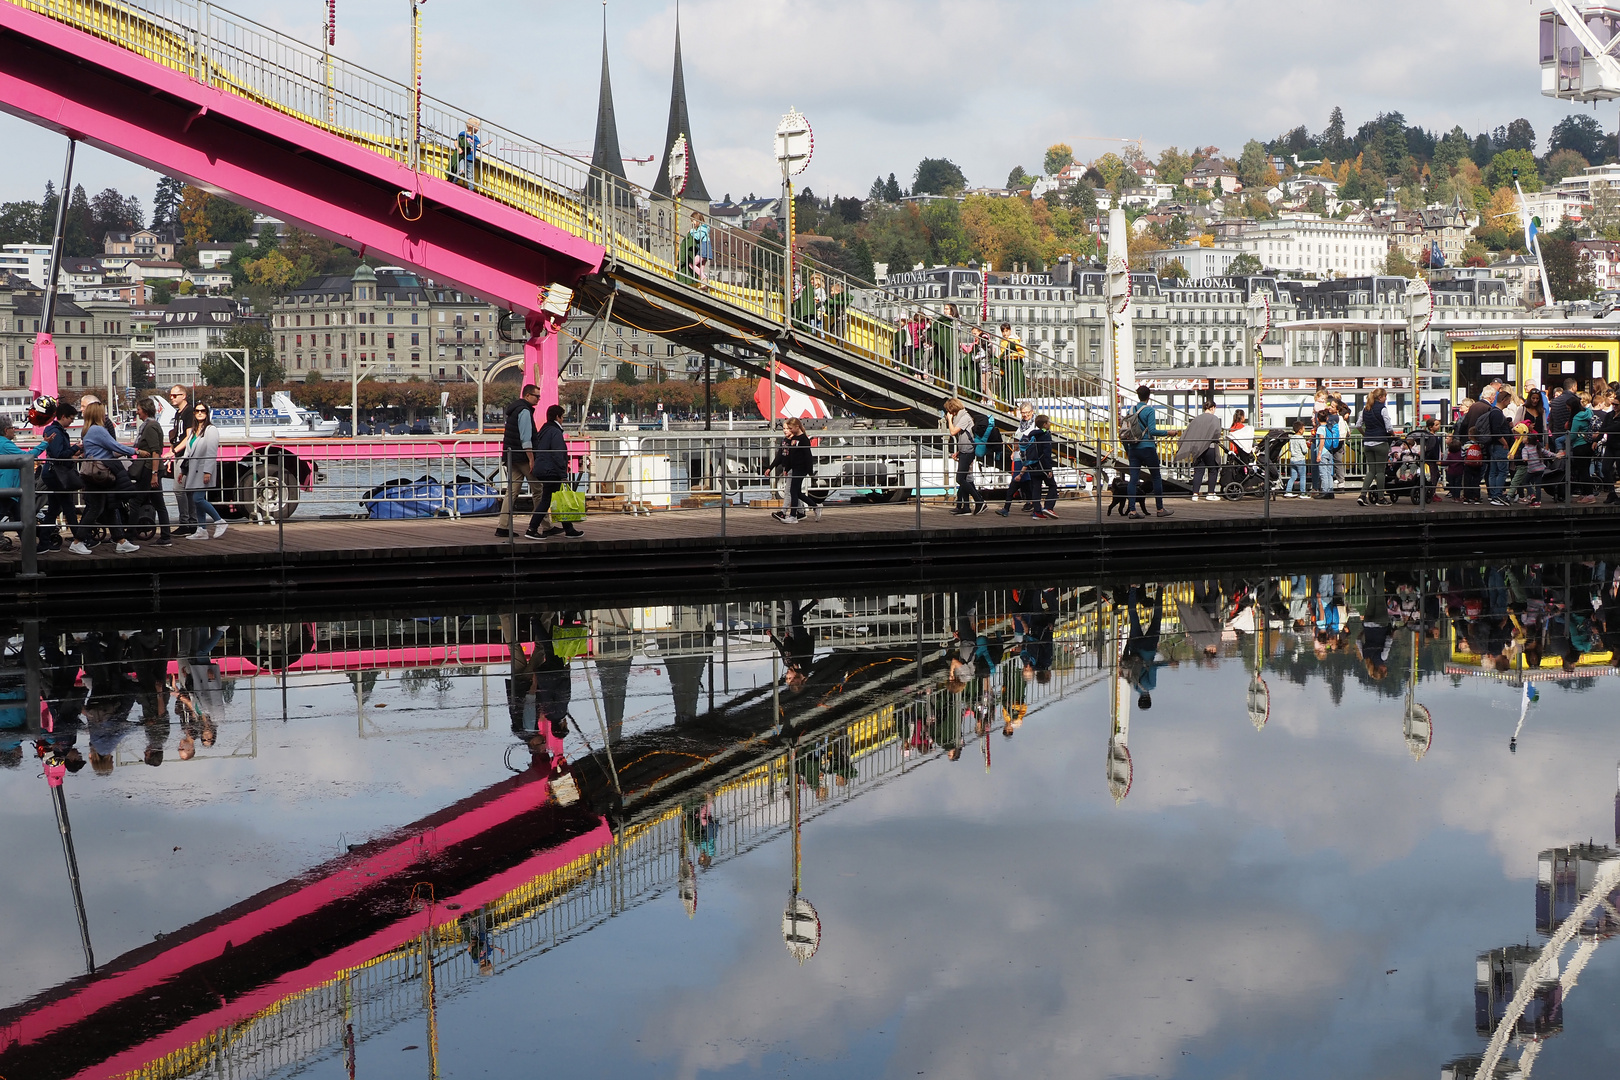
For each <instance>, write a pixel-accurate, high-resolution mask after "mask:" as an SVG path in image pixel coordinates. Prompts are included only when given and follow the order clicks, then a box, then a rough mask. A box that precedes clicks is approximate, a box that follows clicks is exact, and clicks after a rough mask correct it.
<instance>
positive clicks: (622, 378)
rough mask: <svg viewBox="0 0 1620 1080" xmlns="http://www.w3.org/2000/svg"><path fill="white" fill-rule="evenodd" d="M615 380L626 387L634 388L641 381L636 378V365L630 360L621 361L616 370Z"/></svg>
mask: <svg viewBox="0 0 1620 1080" xmlns="http://www.w3.org/2000/svg"><path fill="white" fill-rule="evenodd" d="M613 378H614V379H615V380H617V381H618V382H622V383H624V385H626V386H634V385H636V384H637V383H638V382H640V381H641V380H640V379H639V378H638V377H637V376H636V365H634V364H632V363H630V362H629V361H628V360H620V361H619V363H618V364H617V365H616V366H615V368H614V374H613Z"/></svg>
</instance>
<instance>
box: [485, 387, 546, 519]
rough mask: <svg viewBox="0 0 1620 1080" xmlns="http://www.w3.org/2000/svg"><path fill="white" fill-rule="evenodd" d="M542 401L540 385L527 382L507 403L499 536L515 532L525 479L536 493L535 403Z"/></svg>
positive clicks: (503, 435) (502, 440)
mask: <svg viewBox="0 0 1620 1080" xmlns="http://www.w3.org/2000/svg"><path fill="white" fill-rule="evenodd" d="M539 401H540V388H539V387H538V386H536V385H534V384H533V383H526V384H525V385H524V387H523V392H522V393H521V394H519V395H518V399H517V400H516V401H514V402H512V404H510V405H508V406H507V407H506V430H505V433H504V434H502V436H501V454H502V456H503V457H505V458H506V494H505V495H504V496H503V497H502V498H501V519H500V524H499V525H497V526H496V527H495V535H496V536H511V535H512V506H513V504H515V503H516V502H517V498H518V492H520V491H521V490H522V489H523V485H524V483H525V482H527V483H528V485H529V495H530V497H531V498H532V497H533V496H534V481H533V480H532V479H531V478H530V474H531V473H532V472H533V471H534V453H533V452H532V451H533V446H534V435H535V425H534V407H535V405H537V404H539Z"/></svg>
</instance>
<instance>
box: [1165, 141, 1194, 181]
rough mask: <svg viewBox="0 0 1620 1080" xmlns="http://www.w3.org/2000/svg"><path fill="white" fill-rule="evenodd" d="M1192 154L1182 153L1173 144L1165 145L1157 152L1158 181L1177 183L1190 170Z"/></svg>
mask: <svg viewBox="0 0 1620 1080" xmlns="http://www.w3.org/2000/svg"><path fill="white" fill-rule="evenodd" d="M1192 168H1193V160H1192V155H1190V154H1183V153H1182V152H1181V151H1180V150H1178V149H1177V148H1176V147H1174V146H1167V147H1165V148H1164V150H1163V151H1162V152H1161V153H1160V154H1159V182H1160V183H1161V184H1179V183H1181V181H1182V180H1183V179H1185V178H1186V176H1187V174H1188V173H1189V172H1191V171H1192Z"/></svg>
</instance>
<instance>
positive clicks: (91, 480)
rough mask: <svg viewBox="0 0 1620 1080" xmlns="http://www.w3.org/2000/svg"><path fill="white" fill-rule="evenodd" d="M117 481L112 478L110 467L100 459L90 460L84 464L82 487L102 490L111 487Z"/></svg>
mask: <svg viewBox="0 0 1620 1080" xmlns="http://www.w3.org/2000/svg"><path fill="white" fill-rule="evenodd" d="M117 482H118V481H117V479H116V478H115V477H114V476H113V471H112V466H111V465H108V464H107V463H106V462H105V461H102V460H101V459H100V458H90V459H89V460H87V461H86V462H85V463H84V486H85V487H88V488H95V489H97V490H104V489H106V488H110V487H112V486H113V485H114V484H116V483H117Z"/></svg>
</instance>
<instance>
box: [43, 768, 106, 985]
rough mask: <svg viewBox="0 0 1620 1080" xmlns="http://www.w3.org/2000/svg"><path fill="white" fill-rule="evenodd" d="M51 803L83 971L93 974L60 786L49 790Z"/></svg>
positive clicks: (93, 962) (70, 831)
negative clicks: (76, 918) (70, 890)
mask: <svg viewBox="0 0 1620 1080" xmlns="http://www.w3.org/2000/svg"><path fill="white" fill-rule="evenodd" d="M51 803H52V805H53V806H55V808H56V829H57V831H58V832H60V833H61V834H62V857H63V858H64V859H66V860H67V872H68V884H69V885H71V886H72V887H73V910H74V911H75V912H76V913H77V914H78V916H79V942H80V943H81V944H82V945H83V946H84V971H85V974H86V975H90V974H94V972H95V970H96V957H95V953H93V952H92V951H91V949H90V920H89V919H88V918H87V917H86V916H85V913H84V890H83V888H81V887H80V885H79V857H78V856H77V855H75V854H74V852H73V826H72V824H71V823H70V822H69V821H68V810H67V795H66V793H65V792H64V791H63V790H62V785H60V784H57V785H56V786H54V787H52V788H51Z"/></svg>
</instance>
